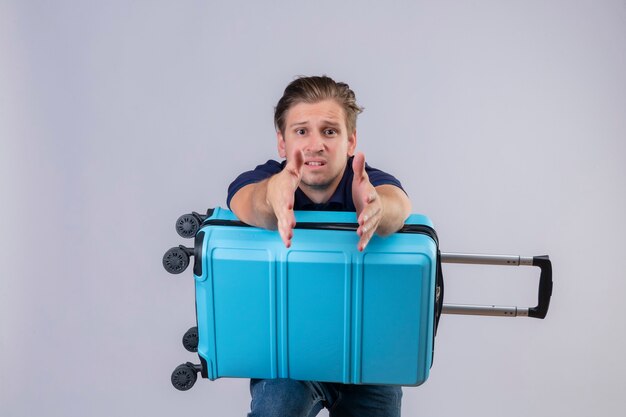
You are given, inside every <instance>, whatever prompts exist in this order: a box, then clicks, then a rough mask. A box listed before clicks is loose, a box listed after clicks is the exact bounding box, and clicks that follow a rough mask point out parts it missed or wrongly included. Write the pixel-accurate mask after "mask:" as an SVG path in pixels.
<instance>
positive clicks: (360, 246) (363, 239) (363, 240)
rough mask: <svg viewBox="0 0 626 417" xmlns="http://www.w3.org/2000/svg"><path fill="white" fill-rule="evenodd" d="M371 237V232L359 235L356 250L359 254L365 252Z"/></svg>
mask: <svg viewBox="0 0 626 417" xmlns="http://www.w3.org/2000/svg"><path fill="white" fill-rule="evenodd" d="M373 235H374V231H373V230H367V231H366V232H364V233H363V234H362V235H361V238H360V239H359V244H358V249H359V251H360V252H363V250H365V247H366V246H367V244H368V243H369V242H370V240H371V239H372V236H373Z"/></svg>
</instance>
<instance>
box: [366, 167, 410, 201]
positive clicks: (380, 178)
mask: <svg viewBox="0 0 626 417" xmlns="http://www.w3.org/2000/svg"><path fill="white" fill-rule="evenodd" d="M365 172H367V175H368V177H369V179H370V182H371V183H372V185H373V186H374V187H378V186H379V185H385V184H389V185H394V186H396V187H398V188H399V189H401V190H402V191H404V188H402V184H401V183H400V181H399V180H398V179H397V178H396V177H394V176H393V175H391V174H388V173H386V172H384V171H381V170H380V169H376V168H372V167H371V166H369V165H367V164H365ZM404 192H405V194H406V191H404Z"/></svg>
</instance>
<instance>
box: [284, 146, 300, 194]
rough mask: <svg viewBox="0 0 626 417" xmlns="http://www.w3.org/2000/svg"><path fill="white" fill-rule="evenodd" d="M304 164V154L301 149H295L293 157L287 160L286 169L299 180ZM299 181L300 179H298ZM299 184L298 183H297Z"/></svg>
mask: <svg viewBox="0 0 626 417" xmlns="http://www.w3.org/2000/svg"><path fill="white" fill-rule="evenodd" d="M303 166H304V155H303V154H302V151H301V150H300V149H294V151H293V153H292V155H291V158H289V160H288V161H287V166H286V167H285V169H287V170H288V172H290V173H291V174H292V175H295V176H296V177H298V180H299V179H300V178H301V177H302V167H303ZM298 182H299V181H298ZM296 185H297V184H296Z"/></svg>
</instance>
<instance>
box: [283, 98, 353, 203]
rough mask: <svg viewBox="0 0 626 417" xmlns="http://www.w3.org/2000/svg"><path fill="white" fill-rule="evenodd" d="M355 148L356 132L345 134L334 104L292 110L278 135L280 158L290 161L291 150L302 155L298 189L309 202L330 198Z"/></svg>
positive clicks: (342, 116) (327, 102)
mask: <svg viewBox="0 0 626 417" xmlns="http://www.w3.org/2000/svg"><path fill="white" fill-rule="evenodd" d="M355 147H356V132H348V130H347V128H346V118H345V114H344V110H343V108H342V107H341V106H340V105H339V104H338V103H337V102H336V101H335V100H324V101H320V102H317V103H313V104H309V103H298V104H296V105H294V106H292V107H291V108H290V109H289V110H288V111H287V114H286V117H285V133H284V135H283V134H282V133H281V132H278V154H279V155H280V157H282V158H289V157H291V156H292V155H293V152H294V150H301V151H302V153H303V155H304V166H303V167H302V180H301V183H300V188H301V189H302V191H304V192H305V194H307V195H308V196H309V198H312V197H313V195H316V196H320V195H322V196H323V197H325V198H322V200H327V199H328V198H330V195H332V192H334V191H335V189H336V188H337V185H338V184H339V181H341V177H342V175H343V172H344V170H345V167H346V160H347V158H348V156H352V155H353V154H354V149H355ZM312 199H313V200H314V201H315V200H318V198H312ZM318 202H319V201H318Z"/></svg>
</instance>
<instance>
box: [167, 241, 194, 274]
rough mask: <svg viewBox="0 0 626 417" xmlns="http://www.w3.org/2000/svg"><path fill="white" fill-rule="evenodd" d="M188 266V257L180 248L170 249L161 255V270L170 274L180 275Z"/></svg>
mask: <svg viewBox="0 0 626 417" xmlns="http://www.w3.org/2000/svg"><path fill="white" fill-rule="evenodd" d="M188 265H189V255H188V254H187V253H186V252H185V251H184V250H182V249H181V248H180V247H178V248H171V249H169V250H168V251H167V252H165V255H163V268H165V270H166V271H167V272H169V273H170V274H180V273H181V272H183V271H184V270H185V269H187V266H188Z"/></svg>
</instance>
